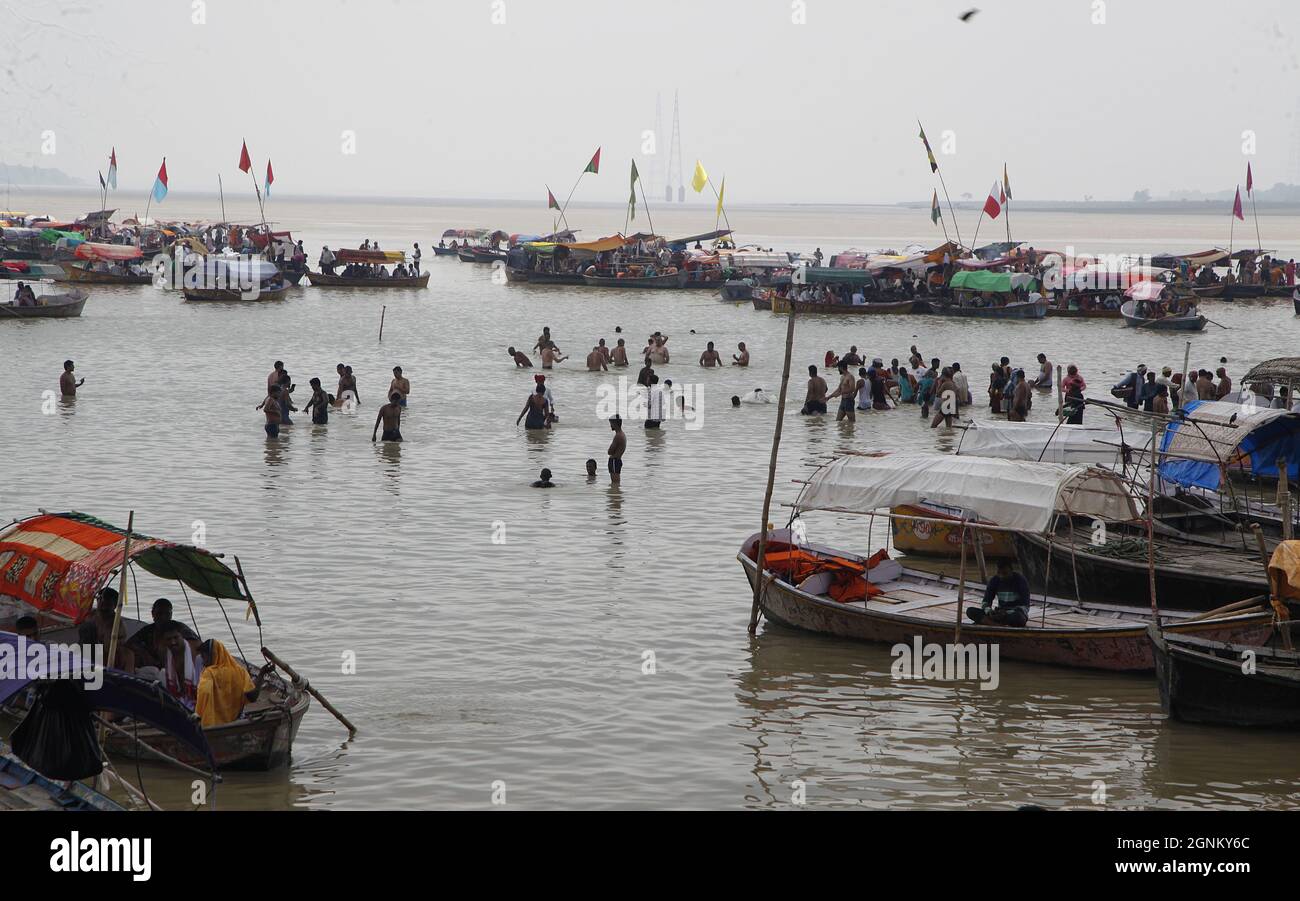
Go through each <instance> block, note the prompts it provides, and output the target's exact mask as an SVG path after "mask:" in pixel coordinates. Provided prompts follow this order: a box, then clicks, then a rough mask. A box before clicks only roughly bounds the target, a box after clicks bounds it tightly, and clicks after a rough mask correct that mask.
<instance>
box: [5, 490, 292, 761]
mask: <svg viewBox="0 0 1300 901" xmlns="http://www.w3.org/2000/svg"><path fill="white" fill-rule="evenodd" d="M130 538H131V541H130V544H129V550H128V546H127V544H126V533H125V531H124V530H121V529H118V528H117V527H115V526H112V525H109V524H108V523H105V522H102V521H100V520H97V519H95V518H93V517H90V516H86V515H85V514H81V513H62V514H50V513H42V514H39V515H37V516H33V517H30V518H28V519H24V520H20V521H17V522H15V523H14V524H12V525H11V526H9V527H7V528H5V529H4V530H3V531H0V566H3V567H8V568H10V569H11V570H12V572H13V574H14V576H15V579H16V581H7V582H5V583H4V584H3V586H0V595H6V596H8V597H12V598H14V599H15V600H17V601H18V602H20V603H21V604H22V605H24V606H25V607H28V608H33V609H35V610H36V611H38V613H39V615H40V616H41V617H42V618H44V619H46V621H47V622H50V623H55V624H65V623H66V624H67V625H66V626H65V628H63V629H59V628H57V627H49V628H44V629H43V630H42V640H45V641H50V642H59V641H67V642H75V641H76V640H77V639H76V636H77V624H78V623H80V622H82V621H84V620H85V619H87V618H88V617H89V616H91V615H93V606H94V603H95V598H96V595H97V593H98V591H99V589H100V588H101V587H104V586H106V585H108V584H110V583H112V584H116V581H115V577H116V574H117V573H116V571H117V570H119V569H120V567H121V566H122V565H123V559H124V558H125V557H127V556H128V554H129V563H128V565H129V567H130V568H131V569H132V570H133V572H134V571H135V570H139V571H140V572H138V573H135V574H136V575H140V576H144V575H154V576H157V577H159V578H165V579H176V580H177V581H179V582H180V583H181V584H182V585H183V586H185V587H186V588H187V590H189V591H195V592H197V593H198V594H200V595H203V596H205V597H209V598H213V599H214V600H215V601H216V602H217V603H218V604H219V603H220V601H221V599H223V598H229V599H232V600H235V601H237V602H239V603H241V604H247V605H248V609H249V612H250V613H251V615H252V617H253V618H254V620H255V621H256V622H257V624H258V626H259V629H260V627H261V616H260V613H259V611H258V608H257V606H256V604H255V603H254V601H253V599H252V595H251V594H250V593H249V590H248V583H247V582H246V581H245V579H244V577H243V574H242V571H241V572H239V573H236V572H235V571H233V570H231V569H230V568H229V567H228V566H226V564H225V563H224V562H222V560H221V558H220V557H219V556H218V555H216V554H214V553H212V552H211V551H208V550H206V549H204V548H200V547H196V546H192V545H183V544H178V543H174V542H169V541H164V540H161V539H157V538H151V537H149V536H147V535H142V534H139V533H135V532H133V533H132V534H131V536H130ZM38 552H39V556H37V554H38ZM235 565H236V567H237V568H239V560H238V558H235ZM33 570H38V571H39V572H40V573H41V577H40V579H39V580H38V579H37V578H35V576H33V575H32V571H33ZM131 584H134V580H133V582H132V583H131ZM145 590H146V591H147V590H148V589H145ZM122 624H123V626H124V628H125V630H126V634H127V639H128V641H129V640H130V639H131V638H132V637H134V636H135V634H136V633H137V632H138V631H139V630H140V629H142V628H144V627H145V624H144V623H142V622H139V621H137V620H131V619H128V618H127V617H126V616H125V615H124V616H123V617H122ZM193 625H194V630H195V631H199V629H198V624H197V623H194V624H193ZM201 637H203V638H207V636H202V635H201ZM236 647H237V645H236V646H232V649H231V650H232V656H233V652H234V650H235V648H236ZM235 659H236V660H237V661H238V662H239V663H240V665H242V666H244V667H245V668H246V669H247V670H248V671H249V673H250V674H252V673H255V672H257V667H256V666H254V665H253V664H252V663H251V662H249V661H247V660H240V659H239V658H238V657H236V658H235ZM130 678H133V679H134V678H136V677H130ZM137 681H144V680H137ZM149 684H151V685H153V686H155V688H154V690H155V691H156V684H157V683H149ZM310 703H311V702H310V698H309V697H308V693H307V691H306V688H305V686H304V685H302V684H300V683H297V682H291V681H287V680H286V679H284V678H282V677H281V676H279V675H278V674H276V673H274V672H272V673H270V674H269V675H268V678H267V680H266V682H265V683H264V685H263V688H262V693H261V695H260V697H259V698H258V700H256V701H254V702H250V703H248V704H247V705H245V707H244V709H243V711H242V712H241V713H240V715H239V717H238V718H236V719H235V720H233V721H230V722H227V723H223V724H218V725H212V726H205V727H203V729H202V734H203V736H204V737H205V738H206V741H207V743H208V745H210V752H211V757H212V759H213V760H214V761H215V764H216V766H218V767H220V768H221V769H270V768H273V767H278V766H281V765H283V764H284V763H285V762H287V761H288V759H289V756H290V754H291V752H292V747H293V740H294V738H295V737H296V735H297V733H298V727H299V725H300V724H301V722H302V718H303V716H304V714H305V713H306V711H307V708H308V706H309V705H310ZM118 725H120V726H122V725H124V721H121V720H119V721H118ZM124 729H125V731H126V732H127V733H129V736H131V737H127V736H123V735H121V734H120V733H117V732H110V733H109V736H108V737H107V738H106V741H105V745H106V747H107V749H108V750H109V751H110V752H111V753H119V754H122V755H125V756H128V757H136V756H139V757H142V758H146V759H147V758H149V757H150V756H151V754H152V752H150V751H149V750H148V749H145V748H142V747H141V746H140V745H139V744H138V743H137V738H138V739H139V740H143V741H144V742H146V743H147V744H149V745H152V746H153V747H154V748H155V749H156V750H158V751H161V752H163V753H165V754H169V755H171V756H173V757H177V758H178V759H180V760H182V761H185V762H187V763H195V762H196V761H198V762H199V763H201V762H203V761H202V760H201V754H200V753H199V752H198V751H196V750H195V748H194V747H192V746H191V745H187V744H186V743H185V742H184V741H183V740H181V739H178V738H177V736H175V735H172V734H169V733H168V732H167V731H166V730H164V729H160V728H158V727H157V726H156V725H155V724H153V723H145V724H141V725H140V726H139V728H138V730H137V728H136V726H135V725H134V724H129V723H127V724H126V725H124ZM191 744H192V743H191Z"/></svg>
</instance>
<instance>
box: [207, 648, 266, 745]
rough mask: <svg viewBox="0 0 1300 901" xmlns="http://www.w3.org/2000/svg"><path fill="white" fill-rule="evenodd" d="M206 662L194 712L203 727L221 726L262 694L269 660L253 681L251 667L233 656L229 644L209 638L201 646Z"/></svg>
mask: <svg viewBox="0 0 1300 901" xmlns="http://www.w3.org/2000/svg"><path fill="white" fill-rule="evenodd" d="M199 653H200V656H202V658H203V661H204V666H203V673H202V675H200V676H199V684H198V688H197V690H196V692H195V701H194V712H195V713H197V714H198V716H199V721H200V722H201V723H202V724H203V726H204V727H205V728H206V727H209V726H220V725H223V724H225V723H230V722H233V721H235V720H237V719H239V714H240V713H241V712H243V709H244V704H245V703H247V702H249V701H256V700H257V698H258V695H259V694H261V691H262V685H263V684H264V683H265V682H266V677H267V676H269V675H270V674H271V669H272V664H270V663H268V664H267V665H266V666H264V667H262V668H261V669H260V670H259V671H258V673H257V681H256V682H254V681H253V680H252V679H250V678H249V676H248V670H247V669H246V668H245V667H244V665H243V664H242V663H240V662H239V661H238V660H236V659H235V658H234V657H232V656H231V654H230V652H229V651H227V650H226V646H225V645H223V644H222V643H221V642H219V641H217V640H216V639H208V640H207V641H205V642H204V643H203V645H202V646H201V649H200V652H199Z"/></svg>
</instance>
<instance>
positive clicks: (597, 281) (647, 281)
mask: <svg viewBox="0 0 1300 901" xmlns="http://www.w3.org/2000/svg"><path fill="white" fill-rule="evenodd" d="M636 272H637V270H628V271H625V272H620V273H618V274H617V275H588V274H586V273H584V274H583V276H582V280H583V282H584V283H585V284H587V285H589V286H590V287H593V288H671V289H677V288H682V287H684V286H685V285H686V270H685V269H670V271H668V272H665V273H663V274H662V275H642V274H636Z"/></svg>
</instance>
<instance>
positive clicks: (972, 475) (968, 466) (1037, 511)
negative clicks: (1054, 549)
mask: <svg viewBox="0 0 1300 901" xmlns="http://www.w3.org/2000/svg"><path fill="white" fill-rule="evenodd" d="M917 504H937V505H942V506H945V507H951V508H955V509H957V510H961V511H963V512H964V513H965V515H966V517H967V518H968V519H971V520H983V521H985V522H989V523H994V524H996V525H997V526H999V527H1001V528H1003V529H1012V530H1015V531H1021V532H1035V533H1039V534H1042V533H1045V532H1047V531H1048V530H1049V529H1050V527H1051V524H1052V517H1053V514H1055V513H1069V514H1073V515H1076V516H1091V517H1094V518H1096V519H1100V520H1103V521H1107V522H1126V521H1130V520H1134V519H1137V517H1138V508H1137V503H1136V501H1135V500H1134V498H1133V496H1132V495H1131V494H1129V492H1128V489H1127V488H1126V487H1125V485H1124V482H1123V480H1122V479H1121V478H1120V477H1119V475H1118V474H1116V473H1114V472H1111V471H1109V470H1105V469H1100V468H1098V467H1095V466H1082V465H1066V464H1062V463H1031V462H1028V461H1021V460H1000V459H990V458H987V457H954V456H951V455H949V454H935V453H915V454H882V455H880V456H848V457H840V458H838V459H836V460H834V461H832V462H831V463H828V464H827V465H826V466H823V467H822V468H821V469H819V470H817V473H816V474H815V475H814V476H813V477H812V478H811V479H810V480H809V482H808V484H807V485H806V486H804V489H803V491H802V492H801V493H800V495H799V500H798V501H797V502H796V503H795V507H796V508H797V509H798V510H800V511H807V510H827V511H833V512H840V513H871V512H874V511H876V510H883V509H885V508H889V507H897V506H902V505H917Z"/></svg>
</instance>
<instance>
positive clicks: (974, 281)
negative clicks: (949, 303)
mask: <svg viewBox="0 0 1300 901" xmlns="http://www.w3.org/2000/svg"><path fill="white" fill-rule="evenodd" d="M949 285H950V286H951V287H953V288H962V289H965V290H967V291H992V292H995V293H1001V294H1007V293H1010V292H1011V291H1015V290H1016V289H1018V288H1024V289H1026V290H1032V289H1033V288H1036V287H1037V286H1038V279H1036V278H1034V277H1033V276H1032V275H1030V274H1029V273H1028V272H985V271H982V270H978V269H976V270H971V271H967V272H958V273H957V274H956V275H954V276H953V277H952V281H951V282H949Z"/></svg>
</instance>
